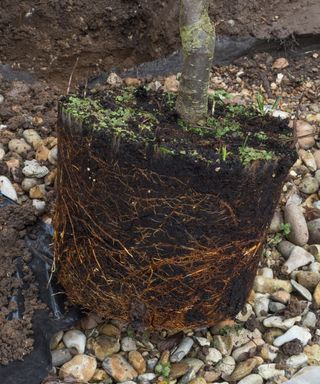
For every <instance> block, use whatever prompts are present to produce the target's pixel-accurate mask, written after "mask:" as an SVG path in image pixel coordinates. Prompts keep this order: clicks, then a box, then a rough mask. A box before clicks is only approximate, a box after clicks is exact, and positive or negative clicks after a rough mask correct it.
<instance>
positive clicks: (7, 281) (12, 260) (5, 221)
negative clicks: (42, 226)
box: [0, 200, 41, 365]
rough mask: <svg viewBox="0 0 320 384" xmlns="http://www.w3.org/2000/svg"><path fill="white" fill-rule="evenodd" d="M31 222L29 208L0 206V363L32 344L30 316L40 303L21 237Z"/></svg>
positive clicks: (33, 218) (21, 354)
mask: <svg viewBox="0 0 320 384" xmlns="http://www.w3.org/2000/svg"><path fill="white" fill-rule="evenodd" d="M1 202H2V200H0V205H1ZM35 221H36V216H35V215H34V211H33V209H31V208H27V207H20V206H17V205H8V206H6V207H2V208H1V209H0V244H1V248H0V255H1V256H0V258H1V269H0V307H1V310H0V364H4V365H6V364H8V363H9V362H10V361H11V360H21V359H23V357H24V356H25V355H26V354H28V353H29V352H30V351H31V350H32V347H33V338H32V316H33V313H34V311H35V309H37V308H41V305H40V304H39V302H38V300H37V296H38V293H37V287H36V285H35V284H34V277H33V275H32V272H31V269H30V267H29V266H28V263H29V262H30V260H31V255H30V252H29V251H28V250H27V248H26V245H25V243H24V240H23V237H24V236H25V234H26V228H27V227H28V226H32V225H33V224H34V223H35Z"/></svg>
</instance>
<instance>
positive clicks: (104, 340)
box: [87, 335, 120, 361]
mask: <svg viewBox="0 0 320 384" xmlns="http://www.w3.org/2000/svg"><path fill="white" fill-rule="evenodd" d="M87 348H88V350H89V351H90V352H92V353H94V354H95V356H96V357H97V359H98V360H100V361H103V360H104V359H105V358H106V357H109V356H111V355H113V354H114V353H117V352H119V351H120V343H119V339H117V338H115V337H109V336H106V335H100V336H98V337H97V338H96V339H94V338H89V339H88V342H87Z"/></svg>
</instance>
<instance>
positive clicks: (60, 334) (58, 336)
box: [50, 331, 63, 350]
mask: <svg viewBox="0 0 320 384" xmlns="http://www.w3.org/2000/svg"><path fill="white" fill-rule="evenodd" d="M62 338H63V331H59V332H56V333H55V334H54V335H53V336H52V337H51V339H50V349H51V350H52V349H56V348H57V346H58V344H59V343H60V341H61V340H62Z"/></svg>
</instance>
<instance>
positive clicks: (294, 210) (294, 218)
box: [284, 204, 309, 246]
mask: <svg viewBox="0 0 320 384" xmlns="http://www.w3.org/2000/svg"><path fill="white" fill-rule="evenodd" d="M284 219H285V222H286V223H288V224H290V233H289V235H288V239H289V240H290V241H291V242H292V243H294V244H296V245H300V246H304V245H306V244H307V242H308V239H309V232H308V226H307V222H306V219H305V217H304V214H303V211H302V208H301V207H300V206H298V205H296V204H288V205H286V206H285V208H284Z"/></svg>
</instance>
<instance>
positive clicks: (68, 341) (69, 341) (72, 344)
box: [63, 329, 86, 354]
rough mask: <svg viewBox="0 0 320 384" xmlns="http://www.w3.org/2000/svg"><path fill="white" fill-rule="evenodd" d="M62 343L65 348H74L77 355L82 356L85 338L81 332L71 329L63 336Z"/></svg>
mask: <svg viewBox="0 0 320 384" xmlns="http://www.w3.org/2000/svg"><path fill="white" fill-rule="evenodd" d="M63 342H64V344H65V346H66V347H67V348H75V349H76V350H77V351H78V353H79V354H82V353H84V350H85V347H86V336H85V335H84V334H83V333H82V332H80V331H78V330H76V329H72V330H71V331H68V332H66V333H65V334H64V335H63Z"/></svg>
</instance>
